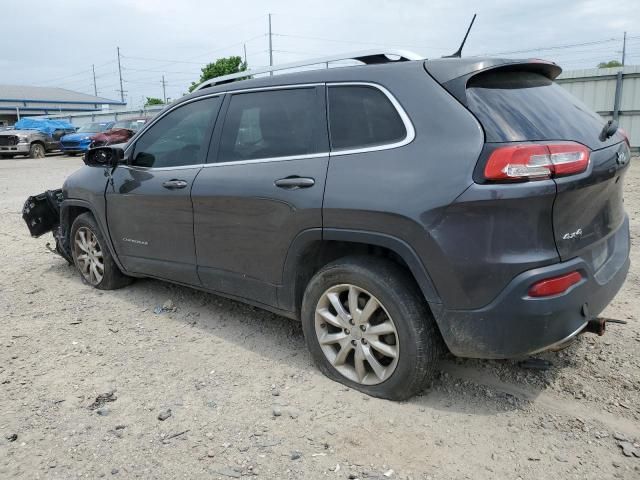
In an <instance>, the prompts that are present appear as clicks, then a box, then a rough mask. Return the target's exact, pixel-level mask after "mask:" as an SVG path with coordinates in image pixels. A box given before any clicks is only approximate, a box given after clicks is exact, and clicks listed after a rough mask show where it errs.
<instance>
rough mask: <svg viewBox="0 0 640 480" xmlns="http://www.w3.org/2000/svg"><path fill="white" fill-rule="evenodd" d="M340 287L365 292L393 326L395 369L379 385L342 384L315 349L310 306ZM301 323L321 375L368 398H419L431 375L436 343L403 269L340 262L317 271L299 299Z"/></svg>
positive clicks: (367, 260)
mask: <svg viewBox="0 0 640 480" xmlns="http://www.w3.org/2000/svg"><path fill="white" fill-rule="evenodd" d="M343 284H350V285H354V286H356V287H358V288H360V289H363V290H365V291H366V292H369V293H370V294H371V295H372V296H374V297H375V298H376V299H377V300H378V301H379V303H381V304H382V306H383V310H384V312H385V313H388V315H389V316H390V317H391V318H392V319H393V320H392V322H393V324H395V328H396V331H397V341H398V350H399V353H398V355H397V363H396V365H395V370H393V373H391V374H390V376H389V377H388V378H386V379H385V380H384V381H382V382H381V383H378V384H375V385H365V384H363V383H359V382H357V381H353V380H351V379H349V378H347V377H346V376H344V375H343V374H341V373H340V372H339V371H338V370H337V369H336V367H334V366H333V365H332V363H331V362H330V361H329V359H328V358H327V356H326V355H325V353H324V352H323V350H322V347H321V346H320V342H319V340H318V334H317V333H316V331H317V328H316V306H317V305H318V302H319V301H320V299H321V297H323V294H324V293H325V292H327V290H328V289H329V288H331V287H335V286H338V285H343ZM301 320H302V328H303V331H304V336H305V340H306V343H307V347H308V348H309V351H310V352H311V355H312V357H313V359H314V360H315V362H316V364H317V365H318V368H319V369H320V370H321V371H322V373H324V374H325V375H326V376H328V377H329V378H331V379H332V380H335V381H337V382H340V383H343V384H344V385H347V386H349V387H351V388H354V389H356V390H359V391H361V392H363V393H366V394H367V395H371V396H374V397H380V398H386V399H389V400H406V399H408V398H410V397H412V396H413V395H415V394H417V393H419V392H420V391H421V390H422V389H423V388H424V387H425V386H426V384H427V383H428V382H429V381H430V380H431V379H432V378H433V376H434V375H435V373H436V368H437V364H438V360H439V358H440V355H441V352H442V350H443V348H442V346H443V341H442V337H441V336H440V332H439V330H438V328H437V325H436V323H435V320H434V319H433V316H432V314H431V312H430V311H429V308H428V306H427V304H426V301H425V299H424V297H423V296H422V293H421V292H420V290H419V289H418V287H417V285H416V284H415V282H414V281H413V279H412V278H411V277H410V274H409V273H408V272H407V271H406V270H405V269H403V268H401V267H400V266H399V265H397V264H395V263H393V262H391V261H389V260H386V259H381V258H376V257H366V256H353V257H345V258H342V259H339V260H336V261H334V262H332V263H329V264H328V265H326V266H325V267H323V268H322V269H321V270H320V271H319V272H318V273H317V274H316V275H314V277H313V278H312V279H311V281H310V282H309V284H308V286H307V289H306V291H305V293H304V298H303V301H302V310H301ZM321 326H322V325H321ZM332 328H333V327H332ZM354 328H355V327H354ZM361 341H362V342H363V343H366V342H365V341H363V340H361ZM352 343H353V341H352ZM354 345H356V344H354Z"/></svg>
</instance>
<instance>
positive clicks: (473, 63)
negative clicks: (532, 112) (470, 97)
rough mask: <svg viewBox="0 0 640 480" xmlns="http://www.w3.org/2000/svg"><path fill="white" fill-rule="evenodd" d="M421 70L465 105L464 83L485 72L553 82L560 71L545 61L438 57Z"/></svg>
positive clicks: (427, 62) (553, 64) (551, 63)
mask: <svg viewBox="0 0 640 480" xmlns="http://www.w3.org/2000/svg"><path fill="white" fill-rule="evenodd" d="M424 68H425V70H426V71H427V73H429V75H431V76H432V77H433V78H434V79H435V80H436V81H437V82H438V83H439V84H440V85H442V86H443V87H444V88H445V89H447V90H448V91H449V93H451V94H452V95H453V96H454V97H456V98H457V99H458V100H460V102H462V103H463V104H465V105H466V93H465V92H466V88H467V82H468V81H469V79H470V78H471V77H473V76H474V75H477V74H478V73H481V72H486V71H488V70H504V71H514V70H517V71H526V72H536V73H540V74H542V75H544V76H545V77H548V78H549V79H551V80H554V79H555V78H556V77H557V76H558V75H560V74H561V73H562V68H560V67H559V66H558V65H557V64H555V63H553V62H549V61H547V60H539V59H537V58H534V59H523V60H513V59H507V58H463V59H460V58H438V59H434V60H425V62H424Z"/></svg>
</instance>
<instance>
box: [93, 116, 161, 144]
mask: <svg viewBox="0 0 640 480" xmlns="http://www.w3.org/2000/svg"><path fill="white" fill-rule="evenodd" d="M149 120H150V118H148V117H139V118H130V119H127V120H118V121H117V122H116V123H115V124H114V125H113V127H111V129H110V130H107V131H106V132H102V133H98V134H96V135H95V136H94V137H93V143H92V144H91V147H92V148H93V147H102V146H105V145H115V144H118V143H126V142H128V141H129V139H130V138H131V137H133V136H134V135H135V133H136V132H137V131H138V130H140V129H141V128H142V126H143V125H144V124H145V123H147V122H148V121H149Z"/></svg>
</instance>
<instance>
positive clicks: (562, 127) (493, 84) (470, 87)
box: [467, 70, 604, 148]
mask: <svg viewBox="0 0 640 480" xmlns="http://www.w3.org/2000/svg"><path fill="white" fill-rule="evenodd" d="M467 104H468V107H469V109H470V110H471V111H472V112H473V113H474V114H475V115H476V116H477V117H478V120H480V123H482V126H483V127H484V130H485V133H486V135H487V142H517V141H524V140H574V141H577V142H580V143H583V144H585V145H587V146H589V147H591V148H600V147H602V146H604V145H603V144H602V142H600V140H599V139H598V137H599V135H600V131H601V130H602V127H603V125H604V121H603V120H602V118H601V117H600V116H599V115H598V114H597V113H595V112H593V111H591V110H589V108H588V107H587V106H585V105H583V104H582V103H581V102H580V101H579V100H578V99H577V98H575V97H574V96H572V95H571V94H570V93H568V92H567V91H566V90H565V89H564V88H562V87H561V86H560V85H558V84H557V83H554V82H553V81H552V80H550V79H549V78H547V77H545V76H544V75H541V74H539V73H533V72H505V71H495V70H494V71H489V72H486V73H481V74H478V75H476V76H474V77H472V78H471V79H470V80H469V82H468V83H467Z"/></svg>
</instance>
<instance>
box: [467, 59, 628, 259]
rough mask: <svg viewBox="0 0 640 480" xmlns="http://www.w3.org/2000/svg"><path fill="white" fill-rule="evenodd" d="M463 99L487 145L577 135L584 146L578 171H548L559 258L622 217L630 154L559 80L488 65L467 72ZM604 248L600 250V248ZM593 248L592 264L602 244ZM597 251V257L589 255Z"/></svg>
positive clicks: (600, 238)
mask: <svg viewBox="0 0 640 480" xmlns="http://www.w3.org/2000/svg"><path fill="white" fill-rule="evenodd" d="M466 101H467V105H468V107H469V108H470V110H471V111H472V112H473V113H474V114H475V115H476V117H478V119H479V120H480V122H481V124H482V126H483V128H484V130H485V134H486V140H487V142H488V143H489V144H490V145H501V144H503V143H505V142H528V143H531V142H536V143H540V144H546V145H553V144H560V145H563V143H562V142H567V141H569V142H576V143H577V144H580V145H584V146H586V147H588V151H589V152H588V155H589V163H588V166H587V168H586V170H584V171H583V172H580V173H576V174H572V175H567V176H560V175H556V176H554V181H555V183H556V189H557V194H556V199H555V202H554V205H553V214H552V217H553V218H552V224H553V232H554V237H555V241H556V247H557V249H558V253H559V255H560V258H561V260H567V259H570V258H573V257H575V256H578V255H581V254H583V253H584V252H585V250H586V249H589V248H591V247H594V248H595V247H596V244H597V243H599V242H600V244H601V245H604V244H605V242H604V239H605V238H607V237H608V236H610V235H611V234H613V233H614V232H615V231H616V230H618V228H620V226H621V225H622V223H623V222H624V219H625V213H624V209H623V203H622V183H623V182H622V177H623V175H624V173H625V171H626V168H625V167H626V166H627V164H628V160H629V149H628V145H627V143H626V142H625V141H624V137H623V136H622V134H620V133H615V134H614V135H613V136H611V137H609V138H603V137H601V132H602V129H603V127H604V124H605V122H604V121H603V119H602V118H601V117H600V116H599V115H598V114H596V113H595V112H592V111H591V110H589V108H588V107H586V106H585V105H583V104H582V103H581V102H580V101H579V100H577V99H576V98H575V97H573V96H572V95H571V94H569V93H568V92H567V91H566V90H565V89H563V88H562V87H561V86H559V85H558V84H556V83H555V82H553V81H552V80H550V79H549V78H547V77H546V76H545V75H542V74H541V73H536V72H535V71H517V70H515V71H514V70H513V69H510V70H501V69H496V70H490V71H488V72H484V73H480V74H477V75H475V76H473V77H471V78H470V79H469V81H468V83H467V90H466ZM603 248H604V250H602V249H603ZM597 249H599V250H602V251H601V252H600V253H596V254H594V255H595V256H594V268H596V269H597V267H598V265H597V264H601V263H602V262H603V261H604V260H605V259H606V257H607V252H606V248H605V247H604V246H603V247H600V246H597ZM596 257H597V258H596Z"/></svg>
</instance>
